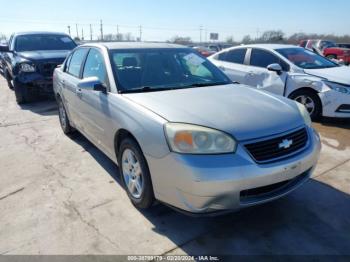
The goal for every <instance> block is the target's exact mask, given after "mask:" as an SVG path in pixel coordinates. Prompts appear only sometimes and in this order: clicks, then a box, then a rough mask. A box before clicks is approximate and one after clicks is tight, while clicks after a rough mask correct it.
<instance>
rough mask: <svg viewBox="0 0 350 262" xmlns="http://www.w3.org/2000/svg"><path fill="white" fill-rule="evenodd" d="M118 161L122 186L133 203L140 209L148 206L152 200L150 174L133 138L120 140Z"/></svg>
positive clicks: (151, 203)
mask: <svg viewBox="0 0 350 262" xmlns="http://www.w3.org/2000/svg"><path fill="white" fill-rule="evenodd" d="M118 163H119V171H120V174H121V177H122V181H123V184H124V187H125V189H126V191H127V194H128V196H129V198H130V200H131V202H132V203H133V205H134V206H136V207H137V208H140V209H147V208H150V207H151V206H152V205H153V202H154V193H153V186H152V182H151V176H150V173H149V170H148V166H147V163H146V159H145V157H144V156H143V153H142V151H141V149H140V147H139V146H138V144H137V143H136V142H135V141H134V140H133V139H130V138H126V139H124V140H123V141H122V143H121V145H120V148H119V154H118Z"/></svg>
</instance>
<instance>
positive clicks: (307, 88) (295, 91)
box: [288, 87, 319, 98]
mask: <svg viewBox="0 0 350 262" xmlns="http://www.w3.org/2000/svg"><path fill="white" fill-rule="evenodd" d="M301 91H308V92H313V93H314V94H316V95H318V93H319V92H318V91H317V90H315V89H313V88H310V87H302V88H298V89H297V90H294V91H293V92H292V93H290V94H289V96H288V98H291V97H292V96H293V95H294V94H295V93H299V92H301Z"/></svg>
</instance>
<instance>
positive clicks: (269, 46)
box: [237, 44, 301, 51]
mask: <svg viewBox="0 0 350 262" xmlns="http://www.w3.org/2000/svg"><path fill="white" fill-rule="evenodd" d="M237 47H247V48H264V49H267V50H271V51H273V50H276V49H286V48H301V47H299V46H296V45H285V44H251V45H241V46H237Z"/></svg>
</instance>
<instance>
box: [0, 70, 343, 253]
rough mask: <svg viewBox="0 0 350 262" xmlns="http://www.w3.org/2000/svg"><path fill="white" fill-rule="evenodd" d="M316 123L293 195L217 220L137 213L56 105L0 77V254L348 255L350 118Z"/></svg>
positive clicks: (162, 211)
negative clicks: (316, 146)
mask: <svg viewBox="0 0 350 262" xmlns="http://www.w3.org/2000/svg"><path fill="white" fill-rule="evenodd" d="M315 126H316V128H317V129H318V130H319V132H320V134H321V136H322V142H323V151H322V156H321V160H320V163H319V166H318V168H317V171H316V173H315V174H314V178H313V179H312V180H311V181H310V182H308V183H307V184H306V185H304V186H303V187H302V188H300V189H298V190H297V191H295V192H294V193H292V194H291V195H289V196H288V197H286V198H283V199H280V200H278V201H276V202H273V203H270V204H266V205H263V206H259V207H256V208H250V209H246V210H243V211H241V212H238V213H234V214H230V215H227V216H224V217H218V218H191V217H186V216H184V215H182V214H179V213H177V212H175V211H173V210H171V209H169V208H167V207H165V206H163V205H157V206H155V207H154V208H153V209H152V210H150V211H147V212H140V211H138V210H136V209H135V208H134V207H133V206H132V205H131V204H130V202H129V201H128V199H127V196H126V194H125V192H124V191H123V189H122V188H121V187H120V185H119V177H118V172H117V167H116V166H115V165H114V164H113V163H112V162H111V161H110V160H109V159H108V158H107V157H106V156H105V155H104V154H103V153H102V152H101V151H99V150H98V149H96V148H95V147H94V146H93V145H92V144H91V143H90V142H89V141H87V140H86V139H85V138H84V137H82V136H81V135H77V136H75V137H74V138H68V137H66V136H65V135H63V133H62V132H61V129H60V126H59V122H58V118H57V110H56V105H55V103H54V102H42V103H35V104H32V105H26V106H23V107H22V108H20V107H19V106H17V104H16V103H15V98H14V94H13V92H12V91H10V90H9V89H8V88H7V86H6V83H5V81H4V79H3V78H1V77H0V164H1V165H0V168H1V169H0V170H1V171H0V173H1V180H0V212H1V213H0V253H1V254H186V253H187V254H201V255H203V254H216V255H220V254H317V255H323V254H336V255H339V254H347V255H350V171H349V170H350V130H349V129H350V124H349V123H348V124H347V123H342V122H338V121H337V122H335V121H326V122H323V123H322V124H315Z"/></svg>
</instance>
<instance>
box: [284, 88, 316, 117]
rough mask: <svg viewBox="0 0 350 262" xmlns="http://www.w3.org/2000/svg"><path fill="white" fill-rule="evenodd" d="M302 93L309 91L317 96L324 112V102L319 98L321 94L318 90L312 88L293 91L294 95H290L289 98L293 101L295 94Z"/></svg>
mask: <svg viewBox="0 0 350 262" xmlns="http://www.w3.org/2000/svg"><path fill="white" fill-rule="evenodd" d="M302 91H307V92H312V93H314V94H315V95H316V96H317V98H318V100H319V101H320V104H321V110H323V104H322V101H321V99H320V97H319V96H318V93H319V92H318V91H317V90H315V89H312V88H310V87H303V88H298V89H297V90H295V91H293V92H292V93H290V94H289V96H288V98H290V99H291V97H292V96H293V95H294V94H295V93H299V92H302ZM321 112H322V111H321Z"/></svg>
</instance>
